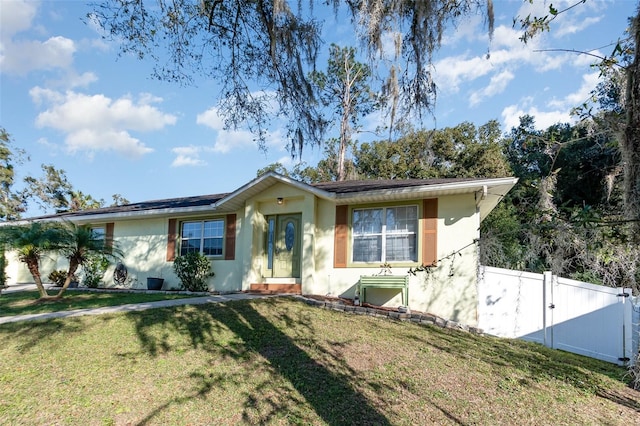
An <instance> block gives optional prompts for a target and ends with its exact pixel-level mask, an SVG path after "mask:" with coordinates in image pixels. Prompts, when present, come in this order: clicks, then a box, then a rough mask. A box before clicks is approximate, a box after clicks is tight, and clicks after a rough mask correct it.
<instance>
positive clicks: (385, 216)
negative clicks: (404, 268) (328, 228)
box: [352, 206, 418, 263]
mask: <svg viewBox="0 0 640 426" xmlns="http://www.w3.org/2000/svg"><path fill="white" fill-rule="evenodd" d="M352 218H353V220H352V237H353V246H352V247H353V252H352V259H353V262H367V263H371V262H416V261H417V259H418V250H417V240H418V233H417V230H418V207H417V206H401V207H380V208H371V209H354V210H353V217H352Z"/></svg>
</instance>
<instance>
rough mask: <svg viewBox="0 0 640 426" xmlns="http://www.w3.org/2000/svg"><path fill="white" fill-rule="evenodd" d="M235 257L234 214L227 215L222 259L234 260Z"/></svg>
mask: <svg viewBox="0 0 640 426" xmlns="http://www.w3.org/2000/svg"><path fill="white" fill-rule="evenodd" d="M235 258H236V214H235V213H232V214H228V215H227V226H226V230H225V243H224V260H234V259H235Z"/></svg>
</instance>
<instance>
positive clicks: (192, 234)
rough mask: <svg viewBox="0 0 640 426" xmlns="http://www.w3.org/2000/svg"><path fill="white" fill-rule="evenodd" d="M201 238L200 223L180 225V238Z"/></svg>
mask: <svg viewBox="0 0 640 426" xmlns="http://www.w3.org/2000/svg"><path fill="white" fill-rule="evenodd" d="M200 237H202V222H185V223H183V224H182V238H198V239H200Z"/></svg>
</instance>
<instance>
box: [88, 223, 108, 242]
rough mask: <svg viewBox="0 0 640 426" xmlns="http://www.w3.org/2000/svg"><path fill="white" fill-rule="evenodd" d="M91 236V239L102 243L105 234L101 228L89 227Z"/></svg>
mask: <svg viewBox="0 0 640 426" xmlns="http://www.w3.org/2000/svg"><path fill="white" fill-rule="evenodd" d="M91 234H93V238H95V239H96V240H101V241H104V240H105V236H106V234H107V232H106V231H105V229H104V227H103V226H95V227H91Z"/></svg>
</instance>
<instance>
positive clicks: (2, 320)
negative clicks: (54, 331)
mask: <svg viewBox="0 0 640 426" xmlns="http://www.w3.org/2000/svg"><path fill="white" fill-rule="evenodd" d="M12 290H15V291H18V290H17V289H15V287H12ZM2 292H3V293H5V292H7V290H3V291H2ZM0 297H1V296H0ZM264 297H273V296H266V295H262V294H249V293H231V294H225V295H211V296H198V297H187V298H184V299H168V300H159V301H157V302H146V303H134V304H129V305H120V306H106V307H103V308H89V309H76V310H73V311H61V312H50V313H43V314H29V315H16V316H11V317H0V324H6V323H10V322H18V321H33V320H40V319H52V318H68V317H78V316H82V315H102V314H111V313H115V312H134V311H143V310H145V309H154V308H170V307H173V306H182V305H201V304H204V303H222V302H229V301H232V300H248V299H257V298H264Z"/></svg>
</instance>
